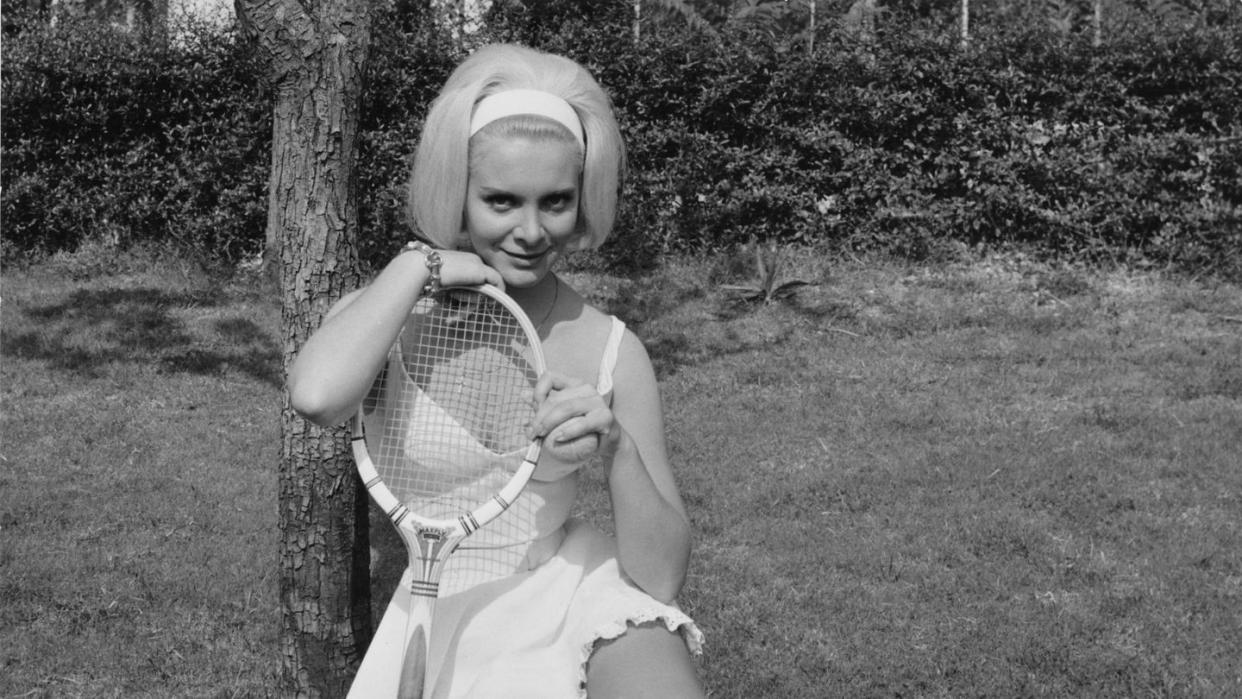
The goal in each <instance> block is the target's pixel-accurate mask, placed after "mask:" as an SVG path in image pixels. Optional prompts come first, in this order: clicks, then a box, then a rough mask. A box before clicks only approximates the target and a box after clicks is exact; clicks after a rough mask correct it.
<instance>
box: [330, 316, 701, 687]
mask: <svg viewBox="0 0 1242 699" xmlns="http://www.w3.org/2000/svg"><path fill="white" fill-rule="evenodd" d="M624 331H625V325H624V324H623V323H622V322H621V321H620V320H619V319H617V318H613V319H612V331H611V333H610V334H609V337H608V340H607V343H606V346H605V351H604V356H603V360H602V361H601V363H600V371H599V379H598V381H597V387H598V390H599V392H600V394H601V395H603V396H604V397H605V399H606V400H609V399H611V397H612V374H613V369H614V368H615V367H616V362H617V351H618V348H619V347H620V344H621V338H622V335H623V334H624ZM395 363H396V364H398V365H399V362H395ZM394 370H395V371H394ZM400 371H401V370H400V369H399V368H397V367H394V366H393V363H390V366H389V376H390V377H391V376H393V375H394V374H395V372H400ZM577 491H578V471H577V469H576V467H571V466H566V465H564V464H559V463H555V462H551V461H550V460H549V459H547V458H546V457H545V458H544V459H541V460H540V463H539V466H538V467H537V468H536V470H535V475H534V477H533V478H532V480H531V482H530V484H529V485H528V486H527V487H526V490H525V491H523V493H522V495H521V497H519V498H518V500H517V501H516V502H515V503H514V504H513V506H512V507H510V508H509V510H508V511H506V512H505V513H504V514H503V515H501V516H500V518H498V519H497V520H496V522H493V523H492V524H489V525H487V526H485V527H483V528H482V529H480V530H479V531H478V532H476V533H475V534H474V535H473V536H471V537H470V538H469V539H467V540H466V541H465V542H464V544H463V545H462V547H461V548H459V549H458V551H457V552H456V553H455V554H453V557H452V558H451V559H450V560H449V563H448V565H447V566H446V568H445V571H444V576H443V578H442V579H441V582H440V597H439V599H438V600H437V601H436V605H435V617H434V621H433V623H432V633H431V640H430V651H429V656H430V662H429V663H428V675H429V677H428V678H429V680H430V684H429V687H431V690H430V691H429V692H428V699H449V698H452V699H458V698H466V697H469V698H470V699H493V698H501V697H503V698H505V699H522V698H531V699H536V698H537V699H559V698H562V697H563V698H566V699H568V698H581V697H586V666H587V661H588V660H589V659H590V657H591V653H592V651H593V650H594V648H595V646H596V644H597V643H599V642H600V641H603V640H608V639H613V638H617V637H618V636H621V635H622V634H624V633H625V632H626V629H627V627H628V626H629V625H631V624H633V625H641V624H649V623H659V624H663V625H664V626H665V627H666V628H668V629H669V630H670V631H677V632H679V633H680V634H681V636H682V638H683V639H684V640H685V642H686V644H687V646H688V647H689V649H690V651H691V652H692V653H695V654H698V653H699V652H700V648H701V646H702V642H703V635H702V633H701V632H700V631H699V629H698V627H696V626H695V625H694V622H693V621H692V620H691V619H690V618H689V617H688V616H687V615H686V614H684V613H683V612H682V611H681V610H680V609H678V608H677V607H676V606H674V605H669V604H664V603H662V602H659V601H657V600H656V599H654V598H653V597H651V596H650V595H648V594H647V593H645V592H643V591H642V590H640V589H639V588H638V587H636V586H635V585H634V584H633V583H632V582H630V580H629V579H628V578H627V577H626V576H625V574H624V573H622V572H621V569H620V567H619V566H618V564H617V546H616V541H615V540H614V539H613V538H612V537H609V536H607V535H605V534H603V533H602V532H599V531H598V530H596V529H595V528H593V527H592V526H591V525H589V524H587V523H585V522H582V521H579V520H576V519H573V518H570V516H569V513H570V510H571V509H572V507H573V503H574V499H575V498H576V496H577ZM493 525H496V526H493ZM498 562H500V563H501V564H502V565H501V566H499V567H498V566H497V563H498ZM498 568H499V570H498ZM410 576H411V573H410V571H409V570H408V569H407V570H406V571H405V574H404V575H403V576H402V579H401V582H400V584H399V585H398V587H397V590H396V592H395V593H394V594H393V598H392V601H391V602H390V603H389V605H388V610H387V611H386V612H385V613H384V618H383V620H382V621H381V622H380V625H379V628H378V629H377V630H376V633H375V638H374V639H373V640H372V641H371V646H370V647H369V648H368V649H367V654H366V657H365V658H364V659H363V661H362V667H361V668H359V670H358V675H357V677H356V678H355V679H354V684H353V686H352V687H351V688H350V693H349V696H350V697H351V698H352V699H372V698H374V699H382V698H386V697H394V696H396V693H397V681H398V677H399V669H400V667H401V661H402V646H403V644H404V642H405V633H406V618H407V617H408V616H409V609H410V594H409V582H410Z"/></svg>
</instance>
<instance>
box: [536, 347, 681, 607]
mask: <svg viewBox="0 0 1242 699" xmlns="http://www.w3.org/2000/svg"><path fill="white" fill-rule="evenodd" d="M613 385H614V390H613V399H612V404H611V406H610V405H608V404H607V403H605V402H604V400H603V399H602V398H601V397H600V395H599V394H598V393H597V392H596V391H595V388H594V387H593V386H590V385H587V384H584V383H583V382H581V381H576V380H573V379H569V378H567V377H565V376H563V375H560V374H556V373H555V372H549V374H547V375H546V376H545V377H544V378H543V379H542V380H541V381H540V385H539V388H538V389H537V390H536V397H537V398H538V399H540V400H542V401H544V403H543V406H542V407H541V408H540V414H539V416H538V417H537V418H536V421H535V426H534V428H533V429H534V431H535V433H537V434H541V435H544V436H545V437H546V439H545V441H544V446H545V449H547V448H550V449H552V450H553V451H554V452H557V450H558V448H563V449H565V450H567V452H569V451H573V450H574V449H575V447H579V446H581V445H582V443H583V442H584V441H585V439H586V438H589V439H590V440H591V441H590V442H588V443H590V444H593V445H595V449H597V450H598V451H600V452H601V453H602V454H603V455H604V456H605V463H607V464H608V465H609V470H608V486H609V492H610V494H611V496H612V511H613V521H614V524H615V526H616V531H617V547H618V555H619V557H620V563H621V567H622V568H623V569H624V570H625V572H626V574H627V575H629V577H630V578H631V579H632V580H633V581H634V582H635V583H636V584H637V585H638V586H639V587H641V588H642V589H643V590H645V591H646V592H647V593H648V594H650V595H651V596H652V597H655V598H656V599H659V600H663V601H670V600H672V599H673V598H674V597H675V596H676V595H677V593H678V592H679V591H680V590H681V586H682V584H683V583H684V582H685V577H686V569H687V567H688V566H689V559H690V523H689V519H688V517H687V516H686V511H685V505H683V504H682V501H681V495H680V494H679V493H678V491H677V485H676V483H675V482H674V479H673V474H672V470H671V468H670V466H669V462H668V449H667V447H666V445H665V441H664V415H663V411H662V408H661V406H660V396H659V389H658V386H657V384H656V379H655V372H654V371H653V370H652V368H651V360H650V359H649V358H648V357H647V352H646V350H645V349H643V346H642V343H640V342H639V341H638V339H637V338H636V337H634V336H633V334H631V333H626V337H625V339H624V340H623V341H622V344H621V351H620V354H619V357H618V362H617V368H616V370H615V371H614V373H613ZM596 436H598V439H597V441H596ZM575 457H576V458H584V457H583V455H582V454H581V453H580V452H578V453H575V454H574V455H573V457H571V458H567V459H564V460H566V461H570V460H573V458H575Z"/></svg>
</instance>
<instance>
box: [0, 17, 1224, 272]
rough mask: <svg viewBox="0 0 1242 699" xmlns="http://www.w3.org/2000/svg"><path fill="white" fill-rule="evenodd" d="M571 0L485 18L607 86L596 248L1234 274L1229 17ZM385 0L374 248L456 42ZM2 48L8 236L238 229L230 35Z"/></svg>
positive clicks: (242, 74) (241, 102)
mask: <svg viewBox="0 0 1242 699" xmlns="http://www.w3.org/2000/svg"><path fill="white" fill-rule="evenodd" d="M571 5H572V6H574V7H576V8H577V9H575V10H574V11H572V12H570V11H563V12H560V13H559V14H558V13H557V12H554V11H549V10H546V8H545V10H542V11H536V10H532V9H531V8H532V7H535V8H536V9H538V7H539V6H538V5H536V4H533V3H528V4H526V5H520V4H516V3H508V4H505V3H500V4H498V6H497V8H496V9H495V10H494V12H493V16H492V17H491V18H490V21H489V27H490V29H489V38H490V39H496V40H516V41H522V42H524V43H528V44H532V45H536V46H540V47H543V48H547V49H549V50H554V51H558V52H562V53H566V54H568V55H570V56H572V57H574V58H576V59H577V60H579V61H581V62H583V63H584V64H585V65H587V66H588V67H589V68H591V69H592V71H593V72H594V73H595V74H596V75H597V77H598V78H599V79H600V81H601V82H602V83H603V84H604V85H605V86H607V87H608V88H609V90H610V91H611V92H612V94H613V98H614V102H615V104H616V107H617V110H618V113H619V116H620V119H621V122H622V124H623V128H624V129H625V132H626V136H627V141H628V144H629V155H630V164H631V172H630V177H629V179H628V182H627V185H626V191H625V200H624V204H623V209H622V216H621V222H620V226H619V229H618V231H617V235H616V236H615V238H614V240H613V241H611V242H610V243H609V245H608V246H606V248H605V250H604V254H603V259H605V260H606V261H608V262H611V263H616V264H622V265H630V266H634V265H643V264H646V263H649V262H650V261H653V260H658V259H659V257H660V256H661V255H662V254H665V253H668V252H674V251H703V250H711V249H719V248H727V247H730V246H733V245H736V244H738V243H742V242H745V241H747V240H750V239H751V238H761V239H770V240H776V241H782V242H786V243H811V244H826V245H834V246H845V247H851V248H856V249H869V250H887V251H892V252H898V253H902V254H907V255H911V256H927V255H934V254H936V253H937V251H938V250H941V249H944V248H945V247H946V244H947V243H954V244H961V243H965V244H969V245H976V244H984V245H1006V244H1014V243H1017V244H1023V245H1029V246H1033V247H1036V248H1038V249H1041V250H1044V251H1047V252H1049V253H1051V254H1064V255H1071V256H1075V257H1080V258H1096V257H1109V258H1113V259H1117V258H1122V259H1130V260H1142V261H1146V262H1150V263H1154V264H1168V265H1174V266H1179V267H1184V268H1189V269H1195V270H1198V271H1209V272H1215V273H1222V274H1227V275H1237V274H1242V252H1239V251H1240V250H1242V225H1240V224H1242V130H1240V128H1239V126H1238V125H1239V124H1242V119H1240V117H1242V114H1240V113H1239V111H1240V110H1242V103H1240V102H1239V100H1237V98H1236V95H1238V94H1242V47H1240V45H1239V42H1238V40H1237V36H1239V33H1238V30H1239V28H1240V27H1239V26H1238V22H1237V20H1236V19H1234V20H1232V23H1227V24H1225V25H1219V24H1218V25H1217V26H1215V27H1206V26H1202V25H1200V26H1197V27H1194V28H1191V29H1187V30H1181V31H1178V32H1172V33H1168V32H1166V33H1153V32H1146V33H1143V32H1138V33H1132V34H1128V35H1119V36H1116V37H1113V38H1112V39H1110V41H1109V42H1108V43H1106V44H1105V45H1104V46H1101V47H1093V46H1092V45H1091V43H1090V41H1089V40H1088V38H1087V37H1084V36H1076V35H1070V36H1066V35H1064V34H1060V33H1057V32H1054V31H1051V30H1050V29H1045V28H1041V25H1039V24H1038V23H1029V22H1028V23H1023V24H1021V25H1020V26H1019V27H1017V28H1015V27H1013V26H1012V25H1003V26H1002V25H999V24H995V25H991V26H989V25H987V24H986V23H985V24H983V25H981V26H980V25H977V26H976V35H975V39H974V41H973V42H972V44H971V45H970V47H968V48H966V49H963V48H962V47H961V46H959V44H958V42H957V39H956V37H955V35H954V33H953V31H952V28H951V26H946V24H947V22H946V20H945V19H944V18H943V17H942V18H940V19H936V18H934V17H933V18H931V19H924V18H919V17H916V16H913V15H910V16H892V17H887V18H885V21H884V23H883V24H882V25H881V28H882V30H881V32H880V33H879V34H878V36H876V37H875V38H874V40H871V41H863V40H860V39H859V38H857V37H855V36H853V35H851V34H849V33H847V32H844V31H841V30H839V29H838V28H835V27H832V26H831V25H830V26H826V27H825V28H824V31H823V32H822V33H821V34H820V36H819V37H818V41H817V43H816V50H815V51H814V53H813V54H811V55H808V53H807V51H806V49H805V47H804V46H803V45H802V44H801V43H799V42H795V41H782V40H779V37H773V36H771V35H770V34H767V33H764V32H761V31H756V30H755V29H754V28H748V27H746V26H744V25H742V26H732V27H729V28H726V29H725V30H723V31H722V33H721V35H720V36H718V37H709V36H704V35H702V34H700V33H696V32H693V31H689V30H687V29H686V28H685V27H684V26H679V25H678V24H676V22H675V20H674V19H669V20H666V21H664V22H662V23H661V24H653V25H652V26H651V27H650V28H649V30H647V31H645V33H644V36H643V39H642V40H641V42H639V44H637V45H635V43H634V41H633V40H632V39H631V38H630V36H629V25H628V21H629V18H628V15H627V9H626V8H627V3H616V2H614V3H604V2H597V3H594V4H590V3H584V4H581V5H573V4H571ZM400 8H401V5H400V4H399V5H398V10H396V11H394V12H397V13H398V14H399V13H400V12H401V9H400ZM391 20H392V21H384V22H380V23H377V26H382V27H385V29H384V31H383V33H381V34H380V35H379V36H377V37H376V40H375V49H374V52H373V57H372V64H371V68H370V78H369V81H370V82H369V84H368V89H367V91H366V97H365V99H364V105H363V118H362V133H361V137H360V159H359V168H360V170H359V194H360V199H361V200H360V215H361V217H362V229H363V236H364V245H363V247H362V250H363V254H364V257H365V258H366V259H370V260H379V259H382V258H383V256H385V255H387V254H388V252H389V251H390V250H391V249H392V247H393V245H394V244H395V243H396V242H398V241H400V240H404V239H405V238H406V237H407V235H408V234H407V233H406V232H405V230H404V226H403V224H402V220H403V217H402V215H401V206H400V199H401V196H402V195H401V189H402V187H403V184H404V183H403V180H404V176H405V168H406V165H407V162H408V157H409V154H410V152H411V150H412V146H413V143H414V141H415V140H416V138H417V132H418V126H419V121H420V120H421V117H422V115H423V113H424V110H425V109H426V106H427V102H428V101H429V100H430V98H431V96H432V95H434V92H435V90H436V88H437V86H438V85H439V84H440V83H441V82H442V80H443V79H444V77H445V76H446V75H447V72H448V71H449V70H450V69H451V67H452V65H454V63H455V61H456V59H457V55H458V49H457V48H455V47H454V46H453V45H451V44H450V43H448V42H446V41H445V40H444V39H443V38H442V37H438V36H437V35H436V34H435V33H433V32H428V31H426V30H422V29H420V28H419V27H418V24H419V23H418V22H417V21H411V20H410V17H409V15H408V14H406V15H400V16H396V17H394V18H391ZM399 20H400V21H399ZM3 51H4V55H3V59H4V64H3V70H4V84H3V107H4V109H3V148H4V159H3V194H2V202H0V204H2V215H3V223H4V249H3V252H4V255H5V257H6V258H8V257H12V256H15V255H25V254H30V253H31V252H32V251H33V252H39V251H42V252H47V251H54V250H60V249H71V248H72V247H74V246H76V245H79V244H80V243H81V242H83V241H85V240H92V239H101V238H102V239H107V240H112V241H119V242H128V241H138V240H143V239H159V240H175V241H179V242H181V243H183V244H184V245H186V246H189V247H190V248H192V249H194V250H196V251H200V252H202V253H204V254H211V255H213V256H215V257H217V258H220V259H225V260H231V259H237V258H239V257H241V256H243V255H250V254H253V253H254V252H255V251H257V249H258V247H259V246H260V245H261V244H262V238H263V230H262V227H263V225H264V221H265V213H264V211H265V207H266V196H265V194H264V189H265V183H266V177H267V167H268V165H267V163H268V147H269V139H270V120H269V119H270V117H269V113H268V109H269V102H268V95H267V94H266V92H265V90H264V88H263V87H262V81H261V80H260V79H259V78H258V76H260V75H261V69H260V67H259V66H258V65H256V62H255V61H254V60H253V58H252V57H251V56H250V54H249V52H248V50H247V47H246V45H245V43H244V42H242V41H239V40H237V39H236V38H235V37H234V36H232V35H231V34H229V33H227V32H226V33H223V34H217V35H210V34H208V35H205V36H203V37H201V38H200V40H198V41H195V42H193V43H191V44H189V45H184V46H176V47H153V46H150V45H146V44H143V43H142V42H140V41H136V40H134V39H132V38H127V37H124V36H119V35H116V34H114V33H112V32H109V31H105V30H99V29H94V30H92V29H89V28H82V27H72V28H67V27H64V26H61V27H59V28H57V29H55V30H48V29H46V28H38V27H35V28H27V29H26V30H24V31H22V32H20V33H18V34H17V35H15V36H11V37H8V40H7V41H6V42H5V44H4V48H3Z"/></svg>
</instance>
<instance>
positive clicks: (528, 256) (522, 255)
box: [503, 250, 548, 262]
mask: <svg viewBox="0 0 1242 699" xmlns="http://www.w3.org/2000/svg"><path fill="white" fill-rule="evenodd" d="M503 252H504V253H505V254H506V255H508V256H509V257H513V258H516V259H519V260H525V261H527V262H534V261H535V260H538V259H539V258H541V257H543V256H544V255H546V254H548V251H547V250H540V251H539V252H514V251H512V250H504V251H503Z"/></svg>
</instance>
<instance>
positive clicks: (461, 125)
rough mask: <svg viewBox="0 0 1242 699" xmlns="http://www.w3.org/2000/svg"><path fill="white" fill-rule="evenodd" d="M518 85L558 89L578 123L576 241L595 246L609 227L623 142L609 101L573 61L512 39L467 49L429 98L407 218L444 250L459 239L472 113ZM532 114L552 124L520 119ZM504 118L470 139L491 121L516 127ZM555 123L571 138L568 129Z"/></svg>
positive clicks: (489, 130)
mask: <svg viewBox="0 0 1242 699" xmlns="http://www.w3.org/2000/svg"><path fill="white" fill-rule="evenodd" d="M516 89H530V90H541V91H543V92H548V93H551V94H553V95H556V96H558V97H560V98H562V99H564V100H565V101H566V102H568V103H569V104H570V106H571V107H573V109H574V112H576V113H577V115H578V119H579V120H580V121H581V122H582V133H583V135H584V137H585V138H584V140H585V141H586V153H584V154H583V166H582V184H581V191H580V194H579V204H578V228H579V230H580V231H581V237H580V238H579V239H578V240H577V241H576V244H575V245H574V248H575V249H583V250H585V249H591V248H596V247H599V246H600V245H602V244H603V242H604V241H605V240H607V239H608V236H609V234H610V233H612V226H613V222H614V221H615V219H616V214H617V203H618V200H619V199H620V194H621V181H622V177H623V176H624V172H625V144H624V142H623V141H622V138H621V131H620V129H619V128H618V127H617V121H616V117H615V116H613V112H612V103H611V102H610V100H609V99H608V95H607V94H606V93H605V92H604V90H603V89H602V88H601V87H600V86H599V84H598V83H597V82H595V79H594V78H592V77H591V74H590V73H588V72H587V71H586V69H584V68H583V67H582V66H580V65H578V64H577V63H575V62H574V61H572V60H570V59H568V58H563V57H561V56H556V55H553V54H548V53H543V52H540V51H535V50H534V49H530V48H526V47H524V46H517V45H513V44H494V45H491V46H485V47H483V48H480V49H479V50H478V51H476V52H474V53H473V54H471V55H470V56H469V57H468V58H467V59H466V60H465V61H463V62H462V63H461V65H459V66H458V67H457V69H456V70H454V71H453V73H452V74H451V75H450V76H449V79H448V81H447V82H446V83H445V84H444V87H443V89H441V90H440V94H439V96H438V97H436V99H435V101H434V102H432V103H431V109H430V110H429V111H428V112H427V120H426V122H425V123H424V124H423V133H422V137H421V138H420V139H419V143H418V149H417V150H416V151H415V154H414V167H413V171H412V173H411V175H410V182H409V189H408V193H407V207H408V209H407V213H408V214H409V220H410V221H411V222H413V224H414V226H415V228H416V231H417V232H418V234H419V235H420V236H422V237H424V238H426V239H427V240H428V241H429V242H431V243H433V244H435V245H438V246H440V247H442V248H448V249H455V248H457V247H459V246H460V244H461V242H462V235H461V234H462V231H463V227H464V212H465V206H466V184H467V178H468V177H469V172H470V171H469V168H470V161H469V159H470V141H471V136H470V118H471V115H472V114H473V113H474V107H475V105H476V104H478V102H479V100H481V99H483V98H484V97H487V96H488V95H491V94H494V93H497V92H504V91H506V90H516ZM514 116H518V115H514ZM535 120H537V121H540V122H546V123H547V124H549V125H555V124H556V122H553V121H552V120H550V119H546V118H542V117H536V118H535V119H522V120H519V121H525V122H527V123H529V122H531V121H535ZM510 121H513V120H512V119H511V118H509V117H506V118H504V119H500V120H497V121H496V122H493V123H492V124H489V125H488V126H486V127H484V128H483V129H482V130H480V131H479V133H478V134H476V135H475V140H478V139H479V138H487V137H492V136H494V135H496V134H495V129H493V128H492V126H500V125H501V124H505V128H504V130H505V131H509V129H510V128H512V127H517V124H512V125H511V124H508V122H510ZM554 128H555V129H556V130H559V131H561V132H564V137H565V138H569V139H572V136H571V135H570V134H569V131H568V129H565V128H564V127H563V126H560V125H556V126H555V127H554ZM544 131H545V133H546V132H547V129H544ZM575 144H576V142H575Z"/></svg>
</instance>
